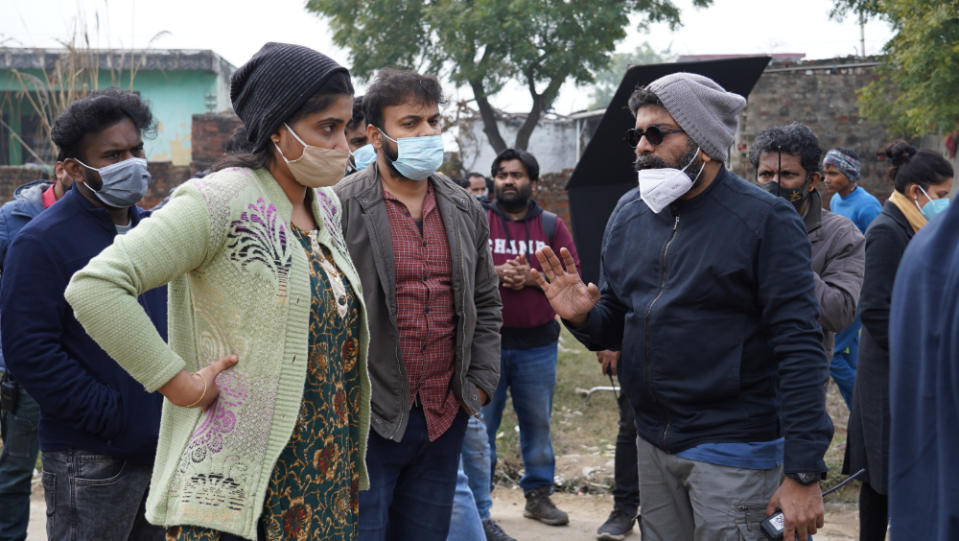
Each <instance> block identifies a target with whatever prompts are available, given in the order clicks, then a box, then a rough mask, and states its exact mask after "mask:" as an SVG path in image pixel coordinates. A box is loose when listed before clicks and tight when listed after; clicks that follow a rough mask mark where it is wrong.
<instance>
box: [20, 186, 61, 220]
mask: <svg viewBox="0 0 959 541" xmlns="http://www.w3.org/2000/svg"><path fill="white" fill-rule="evenodd" d="M52 184H53V183H52V182H48V181H46V180H35V181H33V182H28V183H26V184H23V185H22V186H20V187H18V188H17V189H16V191H14V192H13V209H12V210H11V214H13V215H15V216H23V217H25V218H32V217H33V216H36V215H37V214H39V213H40V211H42V210H43V192H44V191H45V190H46V189H47V188H49V187H50V186H51V185H52Z"/></svg>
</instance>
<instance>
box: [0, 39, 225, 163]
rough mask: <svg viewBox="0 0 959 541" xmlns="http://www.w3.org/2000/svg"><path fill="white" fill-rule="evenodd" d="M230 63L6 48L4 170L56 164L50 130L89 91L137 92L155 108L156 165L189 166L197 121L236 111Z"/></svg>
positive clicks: (0, 82) (182, 53)
mask: <svg viewBox="0 0 959 541" xmlns="http://www.w3.org/2000/svg"><path fill="white" fill-rule="evenodd" d="M235 69H236V68H234V67H233V66H232V65H231V64H230V63H229V62H227V61H226V60H224V59H223V58H222V57H220V56H219V55H217V54H216V53H214V52H213V51H209V50H183V49H149V50H134V51H119V50H83V49H27V48H9V47H0V165H23V164H26V163H43V164H50V163H52V162H53V160H55V159H56V154H55V153H56V151H55V148H54V147H53V145H52V144H51V142H50V140H49V138H50V126H51V125H52V122H53V119H54V118H55V117H56V114H57V113H58V112H59V111H61V110H62V109H63V107H64V105H65V104H66V103H68V102H70V101H72V100H73V99H76V97H78V96H80V95H82V94H83V93H85V92H87V91H89V90H90V89H95V88H99V89H103V88H106V87H109V86H116V87H119V88H122V89H126V90H129V89H132V90H134V91H135V92H137V93H139V94H140V96H142V97H143V98H144V99H145V100H146V101H147V102H148V103H149V104H150V109H151V110H152V112H153V118H154V120H155V122H156V131H155V133H153V134H150V135H148V136H147V137H146V138H145V147H146V154H147V158H148V159H149V160H150V161H160V162H172V163H173V164H174V165H188V164H189V163H190V151H191V143H190V135H191V134H190V131H191V121H192V116H193V115H194V114H199V113H212V112H221V111H231V110H232V108H231V106H230V76H231V75H232V74H233V71H235Z"/></svg>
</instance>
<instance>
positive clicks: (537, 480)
mask: <svg viewBox="0 0 959 541" xmlns="http://www.w3.org/2000/svg"><path fill="white" fill-rule="evenodd" d="M507 387H508V388H509V389H510V396H511V397H512V398H513V409H514V410H516V418H517V420H518V421H519V441H520V451H521V453H522V455H523V470H524V471H523V477H522V478H521V479H520V480H519V486H520V487H522V488H523V492H529V491H530V490H533V489H535V488H539V487H544V486H548V487H552V486H553V473H554V472H555V469H556V463H555V459H554V457H553V444H552V442H551V441H550V437H549V426H550V415H552V412H553V389H555V388H556V344H555V343H553V344H549V345H546V346H539V347H535V348H530V349H504V350H502V352H501V354H500V377H499V385H498V386H497V387H496V392H495V393H494V394H493V399H492V400H491V401H490V403H489V404H487V405H486V407H484V408H483V417H485V418H486V433H487V436H488V438H489V448H490V472H491V473H492V472H493V471H496V431H497V430H499V425H500V422H501V421H502V419H503V408H504V407H505V406H506V389H507Z"/></svg>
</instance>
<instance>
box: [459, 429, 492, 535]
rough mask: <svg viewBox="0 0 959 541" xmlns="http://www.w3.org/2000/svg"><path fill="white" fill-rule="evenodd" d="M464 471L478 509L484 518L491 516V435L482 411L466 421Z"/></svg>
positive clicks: (481, 517) (463, 456)
mask: <svg viewBox="0 0 959 541" xmlns="http://www.w3.org/2000/svg"><path fill="white" fill-rule="evenodd" d="M461 462H462V465H463V471H464V472H465V473H466V477H467V479H469V487H470V490H471V491H472V492H473V500H474V501H475V502H476V511H477V512H479V517H480V519H482V520H486V519H488V518H489V510H490V507H492V506H493V497H492V496H491V495H490V490H491V489H492V485H491V483H490V480H491V479H492V475H491V474H490V449H489V436H487V434H486V423H485V422H484V421H483V414H482V412H481V413H480V414H479V415H478V416H476V417H470V419H469V422H467V423H466V436H465V437H464V438H463V455H462V458H461Z"/></svg>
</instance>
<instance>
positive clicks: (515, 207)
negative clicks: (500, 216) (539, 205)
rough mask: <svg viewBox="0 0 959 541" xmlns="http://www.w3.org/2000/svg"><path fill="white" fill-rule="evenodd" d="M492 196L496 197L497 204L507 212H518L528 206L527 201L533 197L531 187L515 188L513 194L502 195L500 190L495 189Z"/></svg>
mask: <svg viewBox="0 0 959 541" xmlns="http://www.w3.org/2000/svg"><path fill="white" fill-rule="evenodd" d="M493 194H494V195H496V202H497V204H498V205H499V206H500V207H502V208H503V210H505V211H507V212H518V211H520V210H523V209H525V208H526V207H527V206H529V200H530V198H531V197H532V196H533V186H532V185H531V184H527V185H526V186H517V187H516V191H515V192H508V193H504V190H503V189H502V188H495V189H494V190H493Z"/></svg>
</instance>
